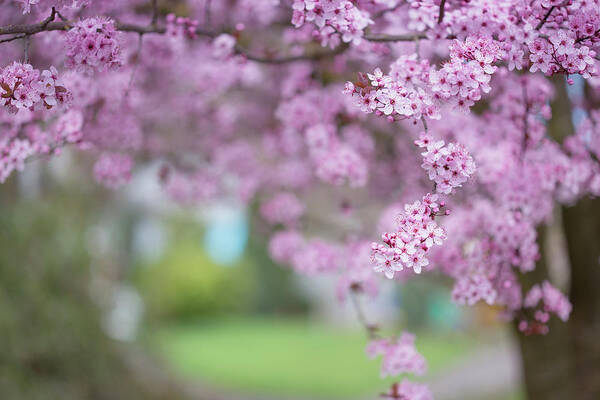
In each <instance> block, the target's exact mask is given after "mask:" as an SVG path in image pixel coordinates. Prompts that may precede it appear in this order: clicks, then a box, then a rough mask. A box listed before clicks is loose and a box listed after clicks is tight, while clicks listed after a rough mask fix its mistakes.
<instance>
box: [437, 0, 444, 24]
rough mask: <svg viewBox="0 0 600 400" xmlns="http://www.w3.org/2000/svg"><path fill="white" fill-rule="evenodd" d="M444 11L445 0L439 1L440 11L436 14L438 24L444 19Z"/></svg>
mask: <svg viewBox="0 0 600 400" xmlns="http://www.w3.org/2000/svg"><path fill="white" fill-rule="evenodd" d="M445 13H446V0H442V1H440V12H439V14H438V20H437V22H438V24H441V23H442V21H443V20H444V14H445Z"/></svg>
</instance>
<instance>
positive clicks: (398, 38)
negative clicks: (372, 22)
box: [364, 33, 427, 42]
mask: <svg viewBox="0 0 600 400" xmlns="http://www.w3.org/2000/svg"><path fill="white" fill-rule="evenodd" d="M364 39H365V40H368V41H369V42H412V41H415V40H418V39H427V36H425V34H424V33H408V34H404V35H386V34H372V35H365V36H364Z"/></svg>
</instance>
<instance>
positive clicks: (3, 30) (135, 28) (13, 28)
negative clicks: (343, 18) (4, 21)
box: [0, 11, 349, 64]
mask: <svg viewBox="0 0 600 400" xmlns="http://www.w3.org/2000/svg"><path fill="white" fill-rule="evenodd" d="M55 16H56V11H53V13H52V15H51V16H50V17H48V18H46V19H45V20H44V21H42V22H40V23H37V24H30V25H8V26H2V27H0V36H4V35H17V36H15V37H11V38H9V39H4V40H0V43H3V42H10V41H12V40H16V39H21V38H24V37H25V36H31V35H35V34H38V33H40V32H48V31H66V30H69V29H71V27H72V26H73V23H72V22H71V21H54V18H55ZM115 27H116V29H117V30H119V31H121V32H134V33H137V34H139V35H148V34H159V35H162V34H165V32H166V28H165V27H164V26H157V25H155V24H153V25H135V24H127V23H120V22H116V23H115ZM196 34H197V35H198V36H204V37H208V38H214V37H216V36H218V35H219V32H212V31H208V30H205V29H202V28H197V29H196ZM348 47H349V46H348V45H341V46H338V47H337V48H336V49H334V50H329V51H318V52H314V53H312V54H302V55H295V56H281V57H268V56H261V55H256V54H252V53H249V52H248V50H247V49H244V48H243V47H241V46H240V45H236V46H235V51H236V53H237V54H240V55H242V56H244V57H246V58H247V59H248V60H252V61H256V62H260V63H267V64H287V63H292V62H297V61H307V60H308V61H311V60H313V61H314V60H320V59H323V58H327V57H331V56H335V55H337V54H341V53H342V52H344V51H346V50H347V49H348Z"/></svg>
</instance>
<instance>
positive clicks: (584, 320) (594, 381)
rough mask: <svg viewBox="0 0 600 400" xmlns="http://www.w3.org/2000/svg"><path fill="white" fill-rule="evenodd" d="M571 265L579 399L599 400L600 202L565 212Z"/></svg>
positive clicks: (584, 203)
mask: <svg viewBox="0 0 600 400" xmlns="http://www.w3.org/2000/svg"><path fill="white" fill-rule="evenodd" d="M563 216H564V218H563V224H564V229H565V235H566V239H567V244H568V249H569V250H568V253H569V261H570V263H571V291H570V292H571V296H570V297H571V303H572V304H573V311H572V313H571V318H570V319H569V329H570V334H571V343H570V344H571V346H570V347H571V349H572V351H573V359H574V366H575V371H576V373H575V375H574V380H575V382H576V393H577V395H576V396H575V397H573V398H577V399H580V400H597V399H600V199H583V200H581V201H579V202H578V203H577V205H575V206H574V207H567V208H565V209H564V211H563Z"/></svg>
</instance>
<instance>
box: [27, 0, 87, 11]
mask: <svg viewBox="0 0 600 400" xmlns="http://www.w3.org/2000/svg"><path fill="white" fill-rule="evenodd" d="M17 1H18V2H19V3H21V7H22V8H23V14H29V13H30V12H31V6H45V7H46V8H48V9H49V8H50V7H56V8H57V9H60V8H63V7H69V8H78V7H84V6H87V5H89V4H90V2H91V0H17Z"/></svg>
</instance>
